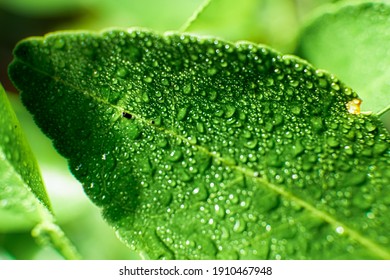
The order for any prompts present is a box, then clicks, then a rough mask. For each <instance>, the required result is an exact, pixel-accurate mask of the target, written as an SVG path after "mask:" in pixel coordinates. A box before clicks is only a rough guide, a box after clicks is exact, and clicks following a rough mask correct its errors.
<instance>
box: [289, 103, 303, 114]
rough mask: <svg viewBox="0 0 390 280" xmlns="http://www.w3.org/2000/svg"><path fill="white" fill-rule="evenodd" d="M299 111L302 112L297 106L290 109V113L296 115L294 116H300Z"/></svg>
mask: <svg viewBox="0 0 390 280" xmlns="http://www.w3.org/2000/svg"><path fill="white" fill-rule="evenodd" d="M301 111H302V108H301V106H299V105H293V106H292V107H291V112H292V113H293V114H294V115H296V116H298V115H300V114H301Z"/></svg>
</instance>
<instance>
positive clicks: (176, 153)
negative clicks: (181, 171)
mask: <svg viewBox="0 0 390 280" xmlns="http://www.w3.org/2000/svg"><path fill="white" fill-rule="evenodd" d="M182 157H183V153H182V151H180V150H173V151H172V152H171V153H170V154H169V160H170V161H172V162H175V161H179V160H180V159H181V158H182Z"/></svg>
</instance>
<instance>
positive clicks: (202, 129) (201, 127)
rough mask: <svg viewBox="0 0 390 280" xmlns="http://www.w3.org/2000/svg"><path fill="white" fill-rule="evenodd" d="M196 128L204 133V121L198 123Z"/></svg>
mask: <svg viewBox="0 0 390 280" xmlns="http://www.w3.org/2000/svg"><path fill="white" fill-rule="evenodd" d="M196 129H197V130H198V131H199V132H200V133H204V131H205V129H204V125H203V123H201V122H198V123H196Z"/></svg>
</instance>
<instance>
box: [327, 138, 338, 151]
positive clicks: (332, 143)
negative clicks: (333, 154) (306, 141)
mask: <svg viewBox="0 0 390 280" xmlns="http://www.w3.org/2000/svg"><path fill="white" fill-rule="evenodd" d="M326 143H327V144H328V145H329V146H330V147H332V148H336V147H338V146H339V145H340V143H339V140H338V139H337V138H336V137H335V136H329V137H328V138H327V139H326Z"/></svg>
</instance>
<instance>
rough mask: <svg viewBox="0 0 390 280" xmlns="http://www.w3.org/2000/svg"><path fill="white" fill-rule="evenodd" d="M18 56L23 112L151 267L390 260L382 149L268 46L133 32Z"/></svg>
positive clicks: (321, 78) (318, 78)
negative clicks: (183, 262) (189, 262)
mask: <svg viewBox="0 0 390 280" xmlns="http://www.w3.org/2000/svg"><path fill="white" fill-rule="evenodd" d="M14 54H15V60H14V62H13V63H12V64H11V65H10V69H9V70H10V76H11V78H12V80H13V81H14V83H15V85H16V86H17V88H18V89H19V90H20V91H21V94H22V101H23V102H24V104H25V105H26V106H27V108H28V109H29V110H30V112H31V113H32V114H33V115H34V117H35V120H36V122H37V123H38V125H39V126H40V127H41V128H42V130H43V131H44V132H45V133H47V134H48V135H49V137H50V138H52V139H53V142H54V145H55V146H56V148H57V149H58V151H59V152H60V153H61V154H62V155H64V156H65V157H66V158H68V159H69V164H70V169H71V171H72V172H73V173H74V175H75V176H76V177H77V178H78V179H79V180H80V181H81V182H82V184H83V187H84V190H85V192H86V193H87V195H88V196H89V197H90V198H91V200H92V201H93V202H94V203H95V204H97V205H98V206H100V207H101V209H102V211H103V215H104V217H105V218H106V219H107V221H108V222H109V223H110V224H111V225H113V226H114V227H115V229H116V230H117V233H118V236H119V237H120V238H121V239H122V240H123V241H124V242H125V243H126V244H128V245H129V246H130V247H132V248H134V249H136V250H138V251H141V252H143V254H144V255H145V257H149V258H152V259H158V258H177V259H215V258H220V259H236V258H240V259H248V258H254V259H338V258H341V259H359V258H374V259H376V258H379V259H381V258H384V259H389V258H390V243H389V242H390V241H389V238H388V232H389V230H390V223H389V219H388V214H389V210H388V209H389V206H390V194H389V192H390V191H389V188H388V185H389V181H390V172H389V168H388V167H389V157H390V152H389V134H388V132H387V131H386V130H385V129H384V128H383V125H382V123H381V122H380V121H379V120H378V118H377V117H376V116H373V115H371V116H370V115H363V114H358V113H357V111H356V110H355V109H356V108H355V109H354V107H353V104H354V103H353V102H354V101H356V98H357V95H356V93H355V92H354V91H352V90H351V89H350V88H348V87H346V86H344V84H343V83H341V82H339V81H338V80H337V79H336V78H335V77H334V76H332V75H330V74H328V73H325V72H322V71H318V70H316V69H314V68H313V67H312V66H311V65H309V64H308V63H306V62H305V61H303V60H301V59H298V58H296V57H292V56H282V55H281V54H280V53H277V52H275V51H273V50H272V49H269V48H267V47H265V46H261V45H255V44H251V43H243V42H242V43H236V44H233V43H229V42H224V41H221V40H218V39H215V38H200V37H196V36H192V35H186V34H176V33H170V34H164V35H159V34H156V33H154V32H151V31H146V30H137V29H135V30H109V31H105V32H102V33H88V32H74V33H56V34H51V35H48V36H46V37H43V38H32V39H29V40H25V41H23V42H21V43H20V44H19V45H18V46H17V47H16V49H15V52H14ZM351 112H352V113H351Z"/></svg>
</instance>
